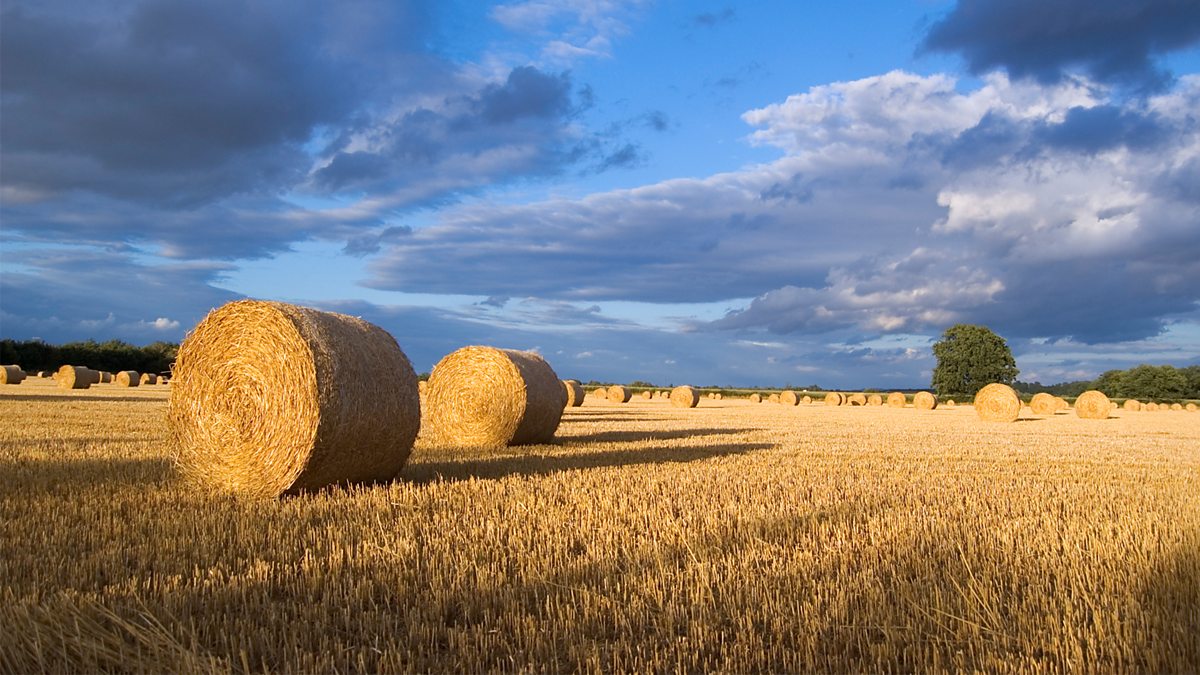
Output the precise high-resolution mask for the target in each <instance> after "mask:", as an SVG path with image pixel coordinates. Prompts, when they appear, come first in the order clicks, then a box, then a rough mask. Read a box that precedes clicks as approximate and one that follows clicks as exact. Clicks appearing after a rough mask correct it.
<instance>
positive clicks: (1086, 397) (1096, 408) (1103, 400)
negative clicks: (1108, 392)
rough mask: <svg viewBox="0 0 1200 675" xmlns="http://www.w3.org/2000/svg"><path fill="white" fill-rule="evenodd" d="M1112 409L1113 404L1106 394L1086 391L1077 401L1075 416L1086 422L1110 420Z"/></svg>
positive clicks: (1092, 390) (1093, 390)
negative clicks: (1109, 415)
mask: <svg viewBox="0 0 1200 675" xmlns="http://www.w3.org/2000/svg"><path fill="white" fill-rule="evenodd" d="M1111 408H1112V402H1111V401H1109V400H1108V397H1107V396H1105V395H1104V392H1100V391H1096V390H1095V389H1091V390H1088V391H1085V392H1083V393H1082V394H1080V395H1079V398H1077V399H1075V414H1076V415H1078V416H1079V417H1081V418H1083V419H1085V420H1103V419H1108V413H1109V410H1110V409H1111Z"/></svg>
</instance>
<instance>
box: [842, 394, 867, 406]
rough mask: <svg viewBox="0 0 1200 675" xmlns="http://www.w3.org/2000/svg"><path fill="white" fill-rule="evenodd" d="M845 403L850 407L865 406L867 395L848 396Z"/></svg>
mask: <svg viewBox="0 0 1200 675" xmlns="http://www.w3.org/2000/svg"><path fill="white" fill-rule="evenodd" d="M846 403H848V404H850V405H866V404H867V395H866V394H850V395H849V396H847V397H846Z"/></svg>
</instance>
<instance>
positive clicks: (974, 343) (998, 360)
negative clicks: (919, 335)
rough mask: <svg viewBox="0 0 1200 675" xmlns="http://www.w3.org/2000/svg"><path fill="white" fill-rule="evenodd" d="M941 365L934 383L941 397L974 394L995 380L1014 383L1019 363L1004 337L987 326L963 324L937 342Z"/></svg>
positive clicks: (953, 328)
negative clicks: (1014, 358)
mask: <svg viewBox="0 0 1200 675" xmlns="http://www.w3.org/2000/svg"><path fill="white" fill-rule="evenodd" d="M933 355H934V356H935V357H937V366H936V367H935V368H934V369H933V382H931V383H930V384H931V386H932V387H933V388H934V390H935V391H937V393H938V395H939V396H974V395H975V392H977V391H979V390H980V389H982V388H983V386H984V385H987V384H991V383H992V382H1003V383H1004V384H1010V385H1011V384H1012V383H1013V380H1015V379H1017V372H1018V371H1017V362H1016V361H1014V360H1013V355H1012V350H1010V349H1009V348H1008V343H1007V342H1005V341H1004V338H1002V337H1000V336H999V335H996V334H995V333H993V332H992V331H991V329H989V328H988V327H987V326H975V325H972V324H966V323H960V324H955V325H953V326H951V327H949V328H947V329H946V332H945V333H942V339H941V340H938V341H937V342H936V343H934V345H933Z"/></svg>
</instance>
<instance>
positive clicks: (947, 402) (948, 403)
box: [942, 398, 958, 408]
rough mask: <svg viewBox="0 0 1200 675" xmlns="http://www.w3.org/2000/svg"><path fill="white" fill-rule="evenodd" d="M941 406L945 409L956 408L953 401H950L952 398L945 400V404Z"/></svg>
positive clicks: (956, 405)
mask: <svg viewBox="0 0 1200 675" xmlns="http://www.w3.org/2000/svg"><path fill="white" fill-rule="evenodd" d="M942 405H944V406H945V407H947V408H955V407H958V404H957V403H955V402H954V399H952V398H950V399H946V402H945V403H943V404H942Z"/></svg>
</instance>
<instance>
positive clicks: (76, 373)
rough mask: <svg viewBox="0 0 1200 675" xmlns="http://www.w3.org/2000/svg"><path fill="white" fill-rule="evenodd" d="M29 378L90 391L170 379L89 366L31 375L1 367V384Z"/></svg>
mask: <svg viewBox="0 0 1200 675" xmlns="http://www.w3.org/2000/svg"><path fill="white" fill-rule="evenodd" d="M29 378H38V379H52V380H54V381H55V382H57V383H58V386H59V388H61V389H90V388H91V387H92V385H95V384H113V385H115V386H118V387H137V386H140V385H156V384H167V383H168V378H165V377H159V376H157V375H155V374H154V373H138V372H137V371H135V370H122V371H120V372H117V373H110V372H108V371H104V370H94V369H92V368H88V367H87V366H69V365H68V366H63V367H61V368H59V369H58V370H57V371H53V372H51V371H46V370H42V371H38V372H36V373H32V374H31V373H27V372H25V371H24V370H22V369H21V367H20V366H17V365H10V366H0V384H21V383H22V382H24V381H25V380H26V379H29Z"/></svg>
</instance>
